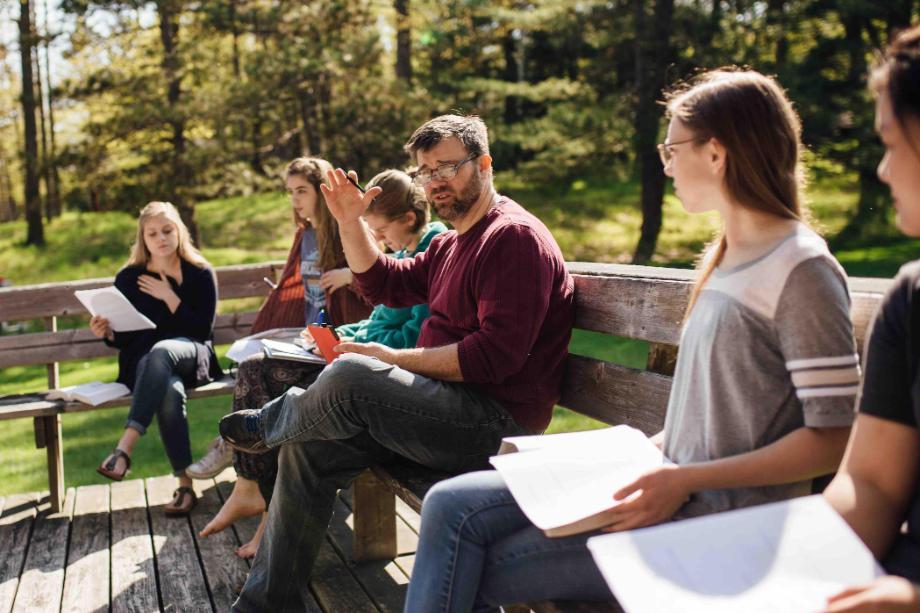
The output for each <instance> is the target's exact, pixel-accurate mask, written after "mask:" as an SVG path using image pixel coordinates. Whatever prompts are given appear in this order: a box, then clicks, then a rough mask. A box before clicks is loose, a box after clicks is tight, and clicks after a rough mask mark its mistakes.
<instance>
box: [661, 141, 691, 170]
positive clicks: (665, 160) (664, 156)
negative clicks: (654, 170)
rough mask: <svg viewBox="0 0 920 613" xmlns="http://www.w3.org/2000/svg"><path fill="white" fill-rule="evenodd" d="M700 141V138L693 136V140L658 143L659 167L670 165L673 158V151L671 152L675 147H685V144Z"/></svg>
mask: <svg viewBox="0 0 920 613" xmlns="http://www.w3.org/2000/svg"><path fill="white" fill-rule="evenodd" d="M700 140H701V139H700V137H698V136H694V137H693V138H688V139H686V140H679V141H677V142H674V143H668V142H664V143H658V157H660V158H661V165H662V166H667V165H668V164H670V163H671V159H672V158H673V157H674V151H672V150H671V148H672V147H676V146H677V145H685V144H687V143H695V142H699V141H700Z"/></svg>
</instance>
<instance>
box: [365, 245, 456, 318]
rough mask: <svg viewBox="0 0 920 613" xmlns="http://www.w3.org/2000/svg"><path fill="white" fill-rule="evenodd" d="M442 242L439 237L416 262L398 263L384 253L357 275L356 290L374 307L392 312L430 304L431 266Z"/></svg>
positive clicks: (415, 259) (408, 260)
mask: <svg viewBox="0 0 920 613" xmlns="http://www.w3.org/2000/svg"><path fill="white" fill-rule="evenodd" d="M439 239H440V236H436V237H435V238H434V239H433V240H432V243H431V246H430V247H429V248H428V250H427V251H425V252H424V253H420V254H418V255H417V256H415V257H413V258H403V259H401V260H397V259H395V258H391V257H388V256H386V255H384V254H382V253H381V254H380V255H378V256H377V261H376V262H374V264H373V266H371V267H370V268H369V269H367V270H366V271H364V272H362V273H354V282H355V287H356V289H357V290H358V291H359V292H360V293H361V294H363V295H364V297H365V298H366V299H367V300H368V301H369V302H370V304H375V305H376V304H383V305H386V306H388V307H391V308H401V307H410V306H414V305H416V304H420V303H422V302H428V271H429V263H430V261H431V258H432V257H434V256H432V254H436V253H437V252H438V245H437V244H436V243H437V242H439Z"/></svg>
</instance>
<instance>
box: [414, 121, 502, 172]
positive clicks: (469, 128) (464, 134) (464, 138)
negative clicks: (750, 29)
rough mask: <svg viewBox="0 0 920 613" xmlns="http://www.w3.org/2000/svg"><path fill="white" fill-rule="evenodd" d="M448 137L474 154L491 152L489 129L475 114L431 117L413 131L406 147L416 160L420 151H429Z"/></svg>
mask: <svg viewBox="0 0 920 613" xmlns="http://www.w3.org/2000/svg"><path fill="white" fill-rule="evenodd" d="M448 138H456V139H457V140H459V141H460V143H461V144H463V146H464V147H465V148H466V150H467V151H468V152H469V153H470V154H472V155H475V156H480V155H488V153H489V130H488V128H486V124H485V122H483V121H482V119H480V118H479V117H476V116H475V115H466V116H464V115H441V116H440V117H435V118H434V119H429V120H428V121H426V122H425V123H424V124H422V126H421V127H419V128H418V129H417V130H416V131H415V132H413V133H412V136H411V137H410V138H409V141H408V142H407V143H406V145H405V147H404V149H405V151H406V153H407V154H409V157H410V158H412V160H413V161H415V160H416V155H417V154H418V152H419V151H428V150H429V149H431V148H432V147H434V146H435V145H437V144H438V143H440V142H441V141H444V140H447V139H448Z"/></svg>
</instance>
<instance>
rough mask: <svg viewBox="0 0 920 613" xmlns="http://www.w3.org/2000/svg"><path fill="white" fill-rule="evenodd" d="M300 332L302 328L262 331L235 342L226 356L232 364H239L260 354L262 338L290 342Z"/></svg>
mask: <svg viewBox="0 0 920 613" xmlns="http://www.w3.org/2000/svg"><path fill="white" fill-rule="evenodd" d="M301 330H303V328H272V329H271V330H263V331H262V332H259V333H257V334H251V335H249V336H246V337H243V338H241V339H238V340H236V341H235V342H234V343H233V344H232V345H230V349H228V350H227V354H226V355H227V357H228V358H230V359H231V360H233V361H234V362H237V363H239V362H242V361H243V360H245V359H246V358H248V357H250V356H253V355H255V354H257V353H262V347H263V345H262V339H263V338H271V339H285V340H291V339H293V338H296V337H299V336H300V331H301Z"/></svg>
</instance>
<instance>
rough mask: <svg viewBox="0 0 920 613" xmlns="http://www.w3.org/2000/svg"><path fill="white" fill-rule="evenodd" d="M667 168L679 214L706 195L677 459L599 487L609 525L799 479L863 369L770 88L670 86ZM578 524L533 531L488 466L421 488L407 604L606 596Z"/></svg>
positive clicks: (672, 434) (834, 443) (622, 526)
mask: <svg viewBox="0 0 920 613" xmlns="http://www.w3.org/2000/svg"><path fill="white" fill-rule="evenodd" d="M668 116H669V119H670V123H669V126H668V131H667V137H666V139H665V142H664V143H662V144H661V145H660V146H659V150H660V153H661V159H662V163H663V164H664V169H665V172H666V173H667V175H668V176H670V177H671V178H672V179H673V180H674V189H675V192H676V194H677V196H678V198H680V200H681V202H682V204H683V206H684V208H685V209H686V210H687V211H688V212H690V213H702V212H706V211H716V212H717V213H718V214H719V216H720V217H721V219H722V233H721V235H720V237H719V239H718V240H717V241H716V243H715V244H714V245H713V247H712V248H711V249H710V250H709V251H708V252H707V253H706V255H705V256H704V258H703V260H702V264H701V267H700V270H699V276H698V280H697V282H696V287H695V289H694V291H693V295H692V298H691V302H690V307H689V310H688V313H687V316H686V320H685V322H684V329H683V333H682V336H681V343H680V353H679V355H678V360H677V367H676V372H675V375H674V380H673V384H672V388H671V395H670V399H669V403H668V409H667V416H666V419H665V427H664V430H663V432H662V433H660V434H659V435H656V436H655V437H653V440H654V441H655V443H656V444H657V445H658V446H659V447H660V448H661V449H662V451H663V452H664V454H665V456H666V457H668V458H669V459H670V460H672V461H673V462H674V464H669V465H665V466H661V467H659V468H657V469H655V470H652V471H650V472H648V473H646V474H645V475H643V476H641V477H640V478H638V479H637V480H636V481H634V482H633V483H631V484H629V485H627V486H625V487H623V488H621V489H620V490H619V491H611V492H610V496H611V500H612V501H613V500H615V501H618V502H619V504H618V506H616V507H614V508H613V509H612V510H611V511H610V515H609V518H610V522H611V523H610V525H609V526H608V527H607V528H605V530H606V531H620V530H629V529H633V528H639V527H642V526H649V525H653V524H657V523H660V522H664V521H668V520H670V519H683V518H687V517H693V516H698V515H704V514H709V513H716V512H720V511H725V510H728V509H735V508H740V507H746V506H750V505H756V504H762V503H766V502H770V501H775V500H782V499H786V498H791V497H793V496H798V495H802V494H806V493H809V492H810V488H811V480H812V479H813V478H815V477H817V476H819V475H824V474H827V473H829V472H833V471H834V470H835V469H836V467H837V464H838V463H839V461H840V458H841V456H842V454H843V448H844V445H845V443H846V438H847V435H848V434H849V426H850V424H851V422H852V420H853V404H854V398H855V394H856V389H857V383H858V380H859V370H858V359H857V356H856V350H855V344H854V340H853V329H852V324H851V322H850V318H849V296H848V293H847V286H846V279H845V275H844V273H843V270H842V269H841V267H840V265H839V264H838V263H837V261H836V260H835V259H834V258H833V256H831V254H830V252H829V251H828V249H827V246H826V244H825V243H824V241H823V240H822V239H821V238H820V237H819V236H818V235H817V234H815V233H814V232H813V231H812V230H811V229H809V228H808V226H807V225H806V224H805V223H804V221H803V212H802V205H801V196H800V188H801V180H802V173H801V167H800V149H801V145H800V126H799V120H798V117H797V116H796V114H795V112H794V111H793V109H792V105H791V104H790V102H789V100H788V99H787V98H786V96H785V94H784V93H783V91H782V89H781V88H780V87H779V85H778V84H777V83H776V82H775V81H774V80H772V79H770V78H768V77H765V76H763V75H761V74H759V73H756V72H752V71H735V70H717V71H713V72H709V73H706V74H704V75H702V76H701V77H700V78H698V79H697V80H696V81H695V82H694V83H693V85H692V86H690V87H688V88H685V89H682V90H680V91H678V92H676V93H675V94H673V95H672V96H671V97H670V99H669V101H668ZM590 536H592V534H591V533H589V534H581V535H577V536H571V537H563V538H547V537H545V536H544V535H543V533H542V532H541V531H540V530H539V529H537V528H536V527H535V526H534V525H533V524H531V523H530V522H529V521H528V520H527V518H526V516H525V515H524V514H523V513H522V511H521V509H520V507H519V506H518V505H517V504H516V503H515V501H514V498H513V497H512V496H511V494H510V492H509V490H508V488H507V487H506V486H505V484H504V483H503V481H502V479H501V477H500V476H498V474H497V473H495V472H482V473H471V474H468V475H463V476H461V477H456V478H454V479H451V480H448V481H443V482H441V483H439V484H437V485H436V486H435V487H434V488H432V489H431V490H430V491H429V493H428V495H427V496H426V497H425V502H424V505H423V508H422V525H421V535H420V540H419V546H418V551H417V553H416V561H415V565H414V571H413V576H412V581H411V582H410V585H409V593H408V596H407V600H406V610H407V611H411V612H419V611H425V612H430V611H469V610H477V611H478V610H493V609H494V608H495V607H497V606H500V605H503V604H512V603H516V602H530V601H533V600H544V599H562V600H565V599H597V600H608V599H610V598H612V595H611V593H610V590H609V589H608V587H607V585H606V584H605V582H604V580H603V579H602V577H601V575H600V573H599V571H598V570H597V567H596V566H595V564H594V562H593V560H592V558H591V556H590V554H589V552H588V550H587V548H586V546H585V542H586V541H587V539H588V538H589V537H590Z"/></svg>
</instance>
